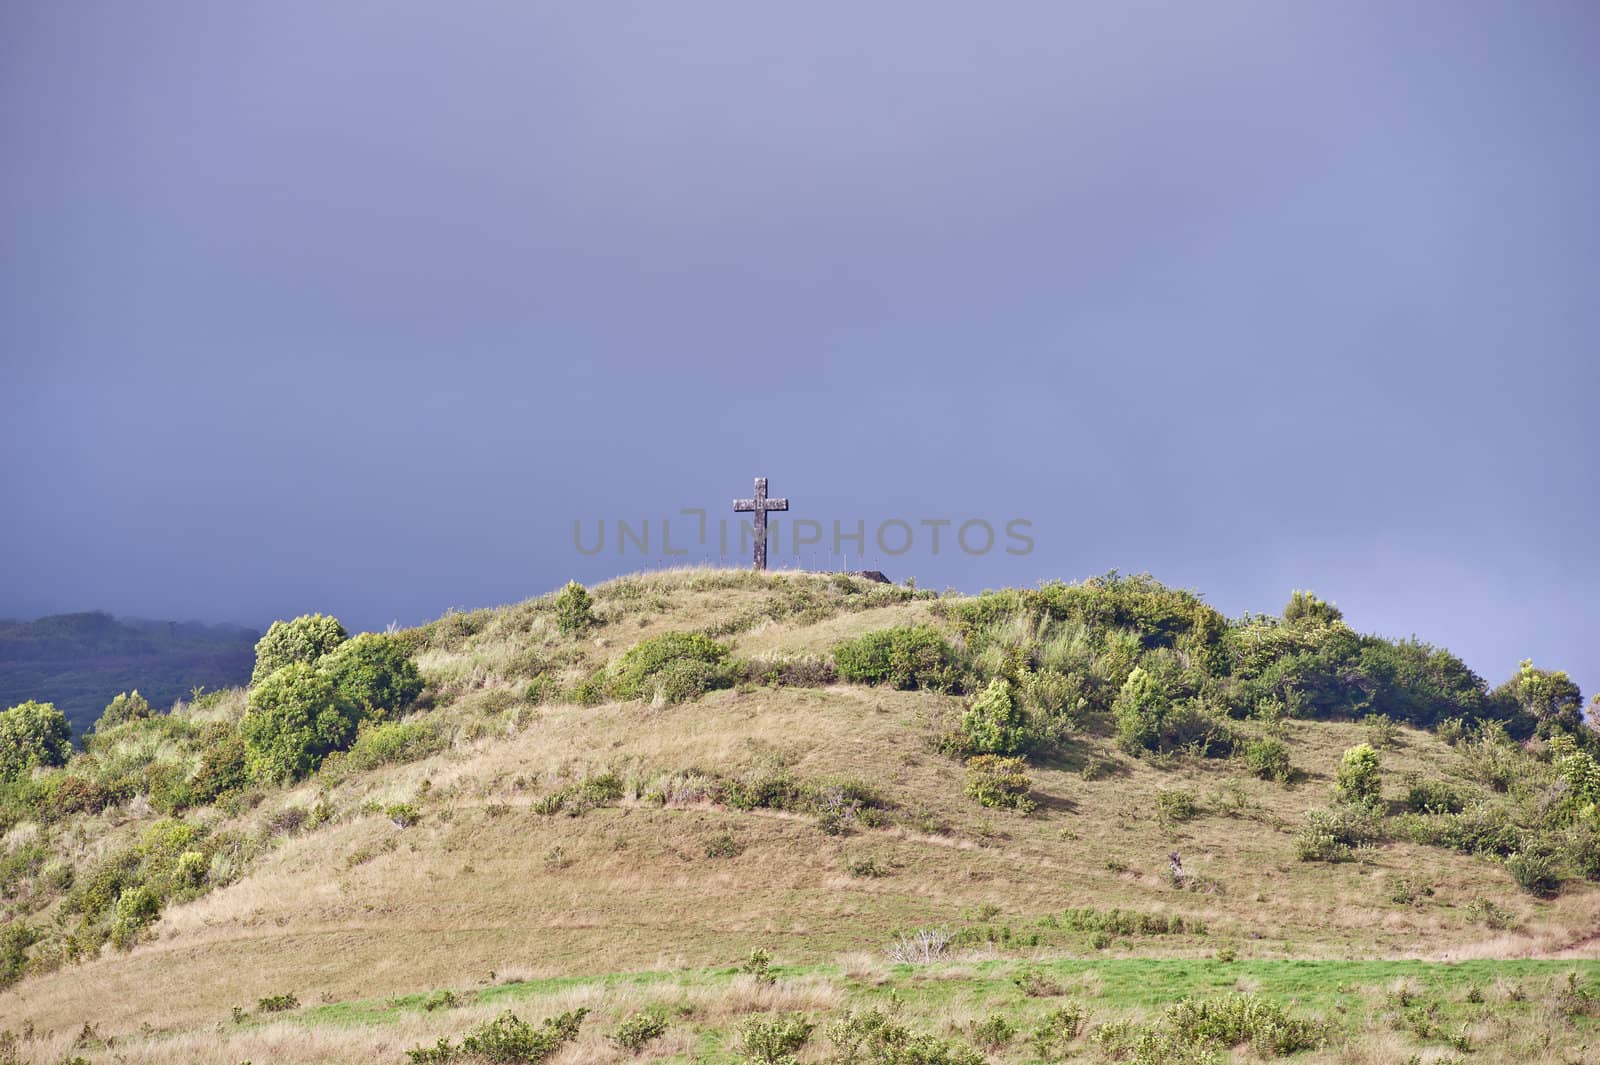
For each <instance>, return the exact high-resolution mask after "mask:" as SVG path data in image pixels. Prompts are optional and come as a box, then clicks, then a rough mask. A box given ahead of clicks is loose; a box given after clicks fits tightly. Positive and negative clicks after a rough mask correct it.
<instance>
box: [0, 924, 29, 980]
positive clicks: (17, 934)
mask: <svg viewBox="0 0 1600 1065" xmlns="http://www.w3.org/2000/svg"><path fill="white" fill-rule="evenodd" d="M37 942H39V932H38V931H37V930H36V929H34V928H33V927H31V926H29V925H26V924H23V923H22V922H21V921H9V922H7V923H6V924H5V926H4V927H0V990H4V989H5V988H8V987H10V986H11V985H12V984H14V983H16V982H17V981H18V980H20V979H22V976H23V974H24V973H25V972H27V969H28V948H30V947H32V946H33V945H34V944H35V943H37Z"/></svg>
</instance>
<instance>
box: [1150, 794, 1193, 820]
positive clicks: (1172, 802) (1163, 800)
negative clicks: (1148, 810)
mask: <svg viewBox="0 0 1600 1065" xmlns="http://www.w3.org/2000/svg"><path fill="white" fill-rule="evenodd" d="M1198 812H1199V805H1198V804H1197V803H1196V802H1195V797H1194V792H1192V791H1188V790H1186V789H1184V788H1163V789H1161V790H1160V791H1158V792H1156V819H1157V820H1158V821H1160V822H1161V823H1162V824H1167V823H1168V822H1172V821H1188V820H1189V819H1191V818H1192V817H1194V815H1195V814H1196V813H1198Z"/></svg>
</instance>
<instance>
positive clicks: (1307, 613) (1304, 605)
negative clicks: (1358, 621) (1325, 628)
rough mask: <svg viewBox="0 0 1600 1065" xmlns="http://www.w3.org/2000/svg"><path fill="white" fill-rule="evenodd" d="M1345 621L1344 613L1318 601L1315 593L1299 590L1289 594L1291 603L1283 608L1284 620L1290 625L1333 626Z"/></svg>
mask: <svg viewBox="0 0 1600 1065" xmlns="http://www.w3.org/2000/svg"><path fill="white" fill-rule="evenodd" d="M1343 619H1344V612H1343V611H1342V610H1340V609H1339V607H1338V606H1337V605H1335V604H1333V603H1330V602H1327V601H1325V600H1322V599H1318V598H1317V597H1316V594H1315V593H1313V592H1309V591H1300V590H1299V589H1296V590H1295V591H1293V592H1291V593H1290V594H1289V602H1288V603H1286V604H1285V605H1284V608H1283V620H1284V622H1285V623H1286V624H1289V625H1293V624H1295V623H1296V622H1300V621H1310V622H1313V623H1316V624H1321V625H1331V624H1333V623H1334V622H1336V621H1341V620H1343Z"/></svg>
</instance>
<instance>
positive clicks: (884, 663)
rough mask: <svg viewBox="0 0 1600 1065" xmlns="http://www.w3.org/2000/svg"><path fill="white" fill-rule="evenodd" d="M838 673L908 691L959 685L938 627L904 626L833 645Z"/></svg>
mask: <svg viewBox="0 0 1600 1065" xmlns="http://www.w3.org/2000/svg"><path fill="white" fill-rule="evenodd" d="M833 660H834V663H835V664H836V665H837V666H838V669H839V676H840V677H842V678H844V679H845V680H847V681H852V682H854V683H856V684H888V685H889V686H890V687H894V688H899V689H901V690H903V691H909V690H912V689H915V688H929V689H932V690H934V691H954V690H956V689H957V688H958V687H959V686H960V682H959V671H958V670H957V668H956V664H955V656H954V652H953V651H952V650H951V648H950V645H949V644H948V643H947V642H946V641H945V638H944V637H943V636H941V635H940V634H939V632H938V630H937V629H934V628H932V627H931V626H928V625H911V626H901V627H898V628H893V629H883V630H881V631H879V632H869V633H866V634H865V635H863V636H859V637H857V638H856V639H854V640H846V641H844V642H843V643H839V644H837V645H835V646H834V649H833Z"/></svg>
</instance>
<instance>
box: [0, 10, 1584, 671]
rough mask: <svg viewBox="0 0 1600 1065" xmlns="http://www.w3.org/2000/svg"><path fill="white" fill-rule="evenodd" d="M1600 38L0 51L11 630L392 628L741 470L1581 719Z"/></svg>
mask: <svg viewBox="0 0 1600 1065" xmlns="http://www.w3.org/2000/svg"><path fill="white" fill-rule="evenodd" d="M1597 12H1600V8H1596V7H1595V6H1594V5H1592V4H1588V3H1584V2H1574V3H1567V4H1560V3H1539V2H1530V3H1511V2H1505V3H1493V4H1490V3H1463V2H1456V0H1450V2H1433V3H1409V4H1404V5H1396V4H1390V3H1371V4H1366V3H1357V2H1351V0H1340V2H1335V3H1325V4H1314V3H1293V4H1284V3H1278V2H1262V3H1248V4H1236V3H1211V2H1208V3H1195V4H1171V3H1158V4H1137V3H1129V2H1126V0H1118V2H1115V3H1107V4H1083V3H1076V4H1072V3H1061V2H1049V3H1039V4H1022V3H1006V4H1000V5H974V4H960V5H945V4H932V3H928V2H926V0H918V2H916V3H904V4H888V3H873V4H860V3H814V2H813V3H805V4H785V5H779V4H749V3H733V2H729V3H718V4H708V3H690V2H676V3H670V4H667V3H637V4H622V3H610V4H593V3H571V4H528V3H505V4H484V3H448V4H443V3H428V4H420V3H419V4H407V3H393V2H385V3H362V2H354V0H351V2H344V3H334V4H327V3H320V2H318V3H294V2H282V0H274V2H271V3H243V2H230V3H226V4H217V3H212V2H204V3H182V2H177V0H163V2H160V3H137V2H132V0H119V2H115V3H111V2H105V3H85V2H64V3H63V2H54V0H36V2H23V0H17V2H11V3H7V4H4V5H3V6H0V247H3V249H4V254H3V255H0V443H3V445H4V447H5V462H4V464H3V470H0V499H3V507H4V515H3V520H0V616H6V615H10V616H32V615H37V614H41V613H45V612H55V611H64V610H81V609H92V608H104V609H108V610H112V611H114V612H118V613H123V614H134V615H142V616H153V617H175V618H191V617H193V618H203V619H209V620H229V621H238V622H244V623H248V624H252V625H257V626H262V625H264V624H265V623H266V622H268V621H270V620H272V619H273V618H275V617H286V616H292V615H295V614H299V613H303V612H306V611H313V610H322V611H331V612H334V613H336V614H338V615H339V616H341V617H342V618H344V619H345V621H346V622H347V624H349V625H351V626H352V627H362V628H371V627H381V626H383V625H384V624H386V623H387V622H389V621H391V620H398V621H399V622H401V623H412V622H417V621H421V620H424V619H426V618H429V617H431V616H434V615H437V614H438V613H440V612H441V611H443V610H444V609H445V608H447V607H451V606H461V607H471V606H480V605H489V604H497V603H504V602H510V601H515V600H518V599H521V598H524V597H526V596H529V595H533V594H537V593H540V592H543V591H546V590H548V589H550V588H552V587H555V586H557V585H559V584H560V583H562V582H564V581H565V580H567V579H568V578H569V577H577V578H579V579H581V580H585V581H595V580H599V579H603V578H605V577H608V576H611V575H613V574H615V573H617V572H620V571H625V570H634V569H639V568H643V567H648V566H655V565H658V564H660V560H661V559H662V558H663V554H662V551H661V549H660V546H659V531H660V522H661V520H662V519H663V518H674V517H676V518H677V520H676V522H675V524H674V529H673V539H674V546H678V545H680V544H682V543H683V542H684V541H687V546H688V547H689V548H690V549H691V554H690V556H688V557H691V558H693V559H696V560H698V559H699V558H701V557H703V556H705V555H706V554H707V553H708V549H706V548H702V547H700V546H699V545H698V544H697V543H695V542H694V537H692V536H690V535H688V534H689V533H690V532H691V531H694V530H692V528H691V527H692V525H693V519H685V518H682V517H677V516H678V514H679V510H680V509H681V508H686V507H688V508H694V507H700V508H705V509H706V510H707V511H708V512H709V514H710V516H711V518H712V519H713V523H712V526H711V533H712V536H711V539H712V544H711V545H710V548H709V553H710V554H716V553H717V548H716V544H715V538H716V526H715V520H716V519H720V518H722V517H723V516H726V517H728V518H729V519H731V518H732V514H731V512H730V511H729V505H730V501H731V499H732V498H733V497H734V496H736V495H739V496H742V495H748V494H750V488H751V484H750V481H751V478H752V477H753V476H756V475H758V474H763V475H766V476H769V477H770V478H771V479H772V491H773V493H774V494H775V495H784V496H787V497H788V498H789V499H790V501H791V508H792V509H791V511H790V513H789V514H788V515H786V516H785V518H787V519H798V518H810V519H813V520H817V521H819V522H821V523H823V528H824V530H825V535H824V538H823V539H824V542H823V544H822V545H821V548H807V549H806V554H805V557H803V558H802V562H804V563H805V564H807V565H812V564H816V565H825V564H831V565H838V564H840V560H839V559H837V558H829V557H827V552H826V549H827V548H828V547H829V546H831V545H830V544H829V543H828V542H827V541H828V540H829V539H831V526H832V522H833V521H835V520H838V521H840V522H841V524H842V525H843V526H844V528H845V530H846V531H849V530H853V529H854V527H855V525H856V522H857V521H862V522H865V523H866V527H867V530H868V537H869V542H868V544H867V545H866V550H865V551H861V552H858V551H857V550H856V549H855V548H854V547H853V546H852V545H848V544H846V545H844V546H845V550H847V551H848V552H850V554H851V556H852V557H851V560H850V564H851V565H852V566H856V565H860V564H861V563H862V560H863V558H864V560H865V562H866V564H868V565H873V564H875V565H877V567H878V568H881V569H883V570H885V571H887V572H888V573H889V575H890V576H891V577H894V578H896V579H903V578H906V577H908V576H915V577H917V578H918V579H919V581H920V582H921V583H922V584H924V585H931V586H938V587H942V586H946V585H953V586H956V587H959V588H962V589H965V590H973V591H975V590H978V589H981V588H983V587H986V586H1000V585H1005V584H1031V583H1033V582H1035V581H1038V580H1040V579H1045V578H1052V577H1061V578H1067V579H1072V578H1079V577H1083V576H1087V575H1091V574H1094V573H1098V572H1102V571H1105V570H1107V569H1111V568H1113V567H1117V568H1120V569H1122V570H1124V571H1135V572H1136V571H1142V570H1148V571H1150V572H1152V573H1154V574H1155V575H1156V576H1158V577H1160V578H1161V579H1163V580H1166V581H1168V582H1169V583H1175V584H1180V585H1185V586H1190V587H1194V588H1197V589H1199V590H1200V591H1202V592H1204V593H1205V594H1206V595H1207V597H1208V599H1209V600H1210V601H1211V602H1213V603H1215V604H1216V605H1218V606H1219V607H1220V608H1222V609H1223V610H1225V611H1227V612H1229V613H1238V612H1241V611H1244V610H1265V611H1276V610H1278V609H1279V608H1280V607H1281V605H1282V603H1283V601H1284V600H1285V599H1286V598H1287V596H1288V594H1289V592H1290V590H1291V589H1293V588H1299V587H1309V588H1313V589H1315V590H1316V591H1317V592H1319V593H1321V594H1322V595H1324V596H1326V597H1329V598H1332V599H1335V600H1337V601H1338V602H1339V603H1340V604H1341V605H1342V606H1343V607H1344V608H1345V611H1346V615H1347V617H1348V618H1349V619H1350V620H1351V621H1352V623H1354V624H1355V625H1356V626H1357V627H1358V628H1361V629H1363V630H1367V631H1376V632H1381V633H1384V634H1389V635H1406V634H1410V633H1417V634H1419V635H1421V636H1423V637H1424V638H1427V639H1429V640H1431V641H1433V642H1435V643H1439V644H1443V645H1445V646H1448V647H1450V648H1452V649H1454V650H1456V651H1457V652H1458V653H1460V654H1462V655H1464V656H1465V657H1466V658H1467V660H1468V661H1469V663H1470V664H1471V665H1472V666H1473V667H1474V668H1476V669H1477V670H1478V671H1479V672H1481V673H1483V674H1484V675H1485V676H1487V677H1488V678H1489V679H1490V680H1491V681H1492V682H1497V681H1499V680H1502V679H1504V678H1505V677H1506V676H1507V675H1509V674H1510V672H1511V671H1512V670H1513V669H1514V667H1515V665H1516V662H1517V660H1518V659H1520V658H1522V657H1525V656H1530V655H1531V656H1532V657H1533V658H1534V659H1535V661H1536V662H1537V663H1538V664H1540V665H1545V666H1555V667H1563V668H1566V669H1569V670H1570V671H1572V672H1573V674H1574V675H1575V676H1576V678H1577V679H1578V680H1579V681H1580V682H1583V683H1585V685H1586V688H1588V689H1593V688H1594V687H1596V686H1597V685H1600V620H1597V619H1600V610H1597V606H1600V552H1597V550H1596V546H1595V543H1596V540H1597V533H1600V477H1597V465H1600V463H1597V456H1600V436H1597V431H1596V424H1595V415H1596V395H1595V394H1596V385H1597V384H1600V366H1597V358H1596V355H1597V344H1596V337H1597V327H1600V298H1597V276H1600V270H1597V268H1600V250H1597V239H1600V206H1597V204H1600V166H1597V160H1600V147H1597V138H1596V135H1595V131H1596V130H1600V73H1597V72H1600V14H1597ZM1019 518H1020V519H1026V520H1028V521H1030V522H1031V523H1032V524H1031V526H1030V535H1031V538H1032V540H1033V550H1032V551H1031V552H1030V553H1027V554H1020V555H1013V554H1007V553H1006V552H1005V547H1006V546H1017V545H1016V542H1015V541H1008V540H1007V538H1006V537H1005V535H1004V530H1003V526H1004V525H1005V523H1006V522H1008V521H1011V520H1013V519H1019ZM618 519H627V520H629V521H631V522H632V523H633V524H634V526H635V527H637V526H638V525H639V524H640V523H641V522H642V521H644V520H645V519H649V520H650V522H651V525H652V542H651V549H650V551H649V552H648V553H647V554H646V553H641V552H639V551H637V550H634V549H632V548H631V546H630V549H629V551H628V553H626V554H624V555H622V556H620V557H619V555H618V553H617V551H616V549H615V536H614V533H615V522H616V521H617V520H618ZM887 519H899V520H902V521H905V522H907V523H908V524H910V525H911V526H912V528H913V531H914V533H915V538H914V547H913V549H912V550H911V551H910V552H909V553H907V554H905V555H899V556H887V555H885V553H884V552H882V551H879V550H877V549H876V546H875V545H873V544H872V543H871V542H870V541H871V538H872V533H873V531H874V530H875V529H876V528H877V525H878V523H879V522H882V521H884V520H887ZM935 519H950V520H952V521H953V522H955V523H956V524H959V523H961V522H963V521H968V520H974V519H981V520H983V521H987V522H989V523H990V524H991V525H992V526H993V527H994V528H995V529H996V531H997V533H999V537H998V539H997V542H996V545H995V548H994V549H993V550H992V551H991V552H990V553H988V554H983V555H968V554H965V553H963V552H962V551H961V550H959V548H958V547H954V546H953V545H952V544H951V542H950V537H951V534H952V533H953V531H954V529H955V526H954V525H952V526H949V527H944V528H943V532H944V540H943V542H942V543H941V552H940V553H939V554H938V555H935V554H934V553H933V552H932V550H931V542H930V536H929V534H930V533H931V531H932V527H930V526H925V525H921V524H920V523H921V522H923V521H924V520H935ZM575 520H581V521H583V522H584V523H585V529H586V530H587V531H586V533H585V536H586V538H587V539H588V541H589V546H592V543H593V538H594V536H595V530H596V528H597V523H598V522H599V521H601V520H605V521H606V522H607V524H608V529H607V537H608V539H607V542H606V550H604V551H602V552H601V553H598V554H594V555H584V554H580V553H579V552H578V551H577V550H575V548H574V543H573V523H574V521H575ZM780 520H782V519H780ZM680 523H681V524H680ZM782 528H783V532H784V533H785V535H786V534H787V532H788V527H787V526H783V527H782ZM973 530H974V531H973V534H972V536H970V537H969V543H971V544H973V545H974V546H975V545H976V544H977V543H978V542H980V541H981V539H982V536H981V531H980V527H978V526H974V527H973ZM902 537H903V534H902V533H900V532H899V531H898V530H897V529H895V530H891V532H890V534H889V540H890V544H891V546H898V542H897V541H899V540H900V539H901V538H902ZM788 549H789V544H788V541H787V539H783V540H780V543H779V547H778V549H776V550H775V551H774V556H773V557H774V564H778V563H779V562H780V561H781V562H785V563H786V564H793V561H794V560H793V556H792V555H788V556H787V557H786V556H785V552H786V551H788ZM819 551H821V552H822V553H821V554H813V553H814V552H819Z"/></svg>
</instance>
